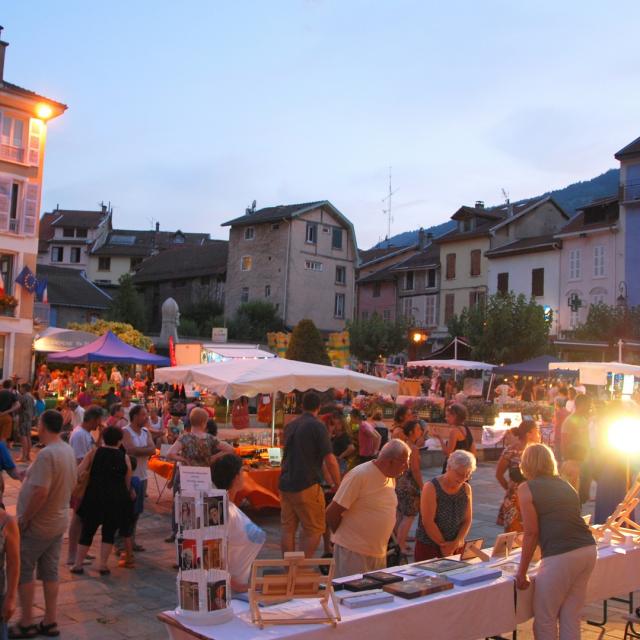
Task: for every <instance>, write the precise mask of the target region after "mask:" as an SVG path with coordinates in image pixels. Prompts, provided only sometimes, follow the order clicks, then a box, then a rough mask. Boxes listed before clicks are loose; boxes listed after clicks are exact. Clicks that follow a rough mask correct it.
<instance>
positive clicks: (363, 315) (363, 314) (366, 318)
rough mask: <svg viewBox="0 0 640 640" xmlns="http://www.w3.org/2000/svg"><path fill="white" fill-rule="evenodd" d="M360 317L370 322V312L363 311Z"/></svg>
mask: <svg viewBox="0 0 640 640" xmlns="http://www.w3.org/2000/svg"><path fill="white" fill-rule="evenodd" d="M360 317H361V318H362V319H363V320H368V319H369V312H368V311H363V312H362V313H361V314H360Z"/></svg>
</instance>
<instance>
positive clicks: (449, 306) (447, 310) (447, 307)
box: [444, 293, 456, 324]
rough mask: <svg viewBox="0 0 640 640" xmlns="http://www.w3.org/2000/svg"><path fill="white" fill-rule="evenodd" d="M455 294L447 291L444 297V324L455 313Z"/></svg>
mask: <svg viewBox="0 0 640 640" xmlns="http://www.w3.org/2000/svg"><path fill="white" fill-rule="evenodd" d="M455 303H456V294H455V293H447V295H445V297H444V322H445V324H446V323H447V322H449V320H451V318H453V315H454V313H455Z"/></svg>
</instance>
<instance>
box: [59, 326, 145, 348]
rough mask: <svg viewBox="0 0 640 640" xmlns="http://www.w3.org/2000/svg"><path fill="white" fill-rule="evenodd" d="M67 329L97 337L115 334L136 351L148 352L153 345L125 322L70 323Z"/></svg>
mask: <svg viewBox="0 0 640 640" xmlns="http://www.w3.org/2000/svg"><path fill="white" fill-rule="evenodd" d="M67 329H73V330H74V331H87V332H88V333H94V334H95V335H97V336H103V335H104V334H105V333H107V331H111V333H115V334H116V335H117V336H118V338H120V340H122V341H123V342H126V343H127V344H130V345H132V346H134V347H137V348H138V349H144V350H145V351H148V350H149V348H150V347H151V345H152V344H153V343H152V342H151V340H150V339H149V338H147V337H146V336H145V335H143V334H142V333H140V331H138V330H137V329H134V328H133V327H132V326H131V325H130V324H127V323H125V322H111V321H109V320H98V321H96V322H70V323H69V324H68V325H67Z"/></svg>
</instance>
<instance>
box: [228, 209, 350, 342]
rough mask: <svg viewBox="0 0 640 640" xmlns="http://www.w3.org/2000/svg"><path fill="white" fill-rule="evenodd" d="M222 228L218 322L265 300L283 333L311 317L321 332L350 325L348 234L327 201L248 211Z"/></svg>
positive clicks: (339, 215) (345, 224) (346, 224)
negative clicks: (224, 245) (225, 235)
mask: <svg viewBox="0 0 640 640" xmlns="http://www.w3.org/2000/svg"><path fill="white" fill-rule="evenodd" d="M223 226H228V227H230V229H229V257H228V261H227V276H226V284H225V317H227V318H233V316H234V315H235V313H236V311H237V309H238V307H239V306H240V305H241V304H243V303H244V302H249V301H251V300H265V301H267V302H271V303H272V304H274V305H275V307H276V309H277V311H278V313H279V314H280V317H281V318H282V319H283V321H284V324H285V326H286V327H288V328H292V327H294V326H295V325H296V324H297V323H298V322H299V321H300V320H302V319H304V318H310V319H311V320H313V322H314V323H315V325H316V326H317V327H318V329H320V330H321V331H323V332H331V331H342V330H343V329H344V328H345V325H346V321H347V320H350V319H352V318H353V315H354V308H355V272H356V266H357V261H358V250H357V246H356V238H355V231H354V229H353V225H352V224H351V222H350V221H349V220H348V218H347V217H346V216H345V215H344V214H342V213H341V212H340V211H338V209H337V208H336V207H334V206H333V205H332V204H331V203H330V202H329V201H328V200H320V201H316V202H307V203H303V204H291V205H278V206H275V207H265V208H264V209H258V210H255V208H252V209H247V211H246V213H245V215H243V216H240V217H239V218H234V219H233V220H229V221H228V222H225V223H224V224H223Z"/></svg>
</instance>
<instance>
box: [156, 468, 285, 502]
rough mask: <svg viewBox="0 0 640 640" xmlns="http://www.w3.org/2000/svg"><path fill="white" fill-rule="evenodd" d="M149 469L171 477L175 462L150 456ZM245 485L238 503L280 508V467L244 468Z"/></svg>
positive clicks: (165, 476)
mask: <svg viewBox="0 0 640 640" xmlns="http://www.w3.org/2000/svg"><path fill="white" fill-rule="evenodd" d="M148 467H149V470H150V471H153V472H154V473H156V474H158V475H159V476H161V477H162V478H165V479H167V480H168V479H169V478H170V477H171V474H172V473H173V467H174V463H173V462H171V461H170V460H164V459H163V458H160V456H158V455H155V456H151V458H149V465H148ZM244 474H245V475H244V487H243V488H242V491H240V492H238V495H237V496H236V503H238V504H240V502H242V501H243V500H245V499H246V500H248V501H249V504H250V505H251V506H252V507H253V508H254V509H265V508H272V509H279V508H280V495H279V494H278V481H279V480H280V469H279V468H278V467H275V468H273V467H265V468H262V469H251V468H249V467H245V468H244Z"/></svg>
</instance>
